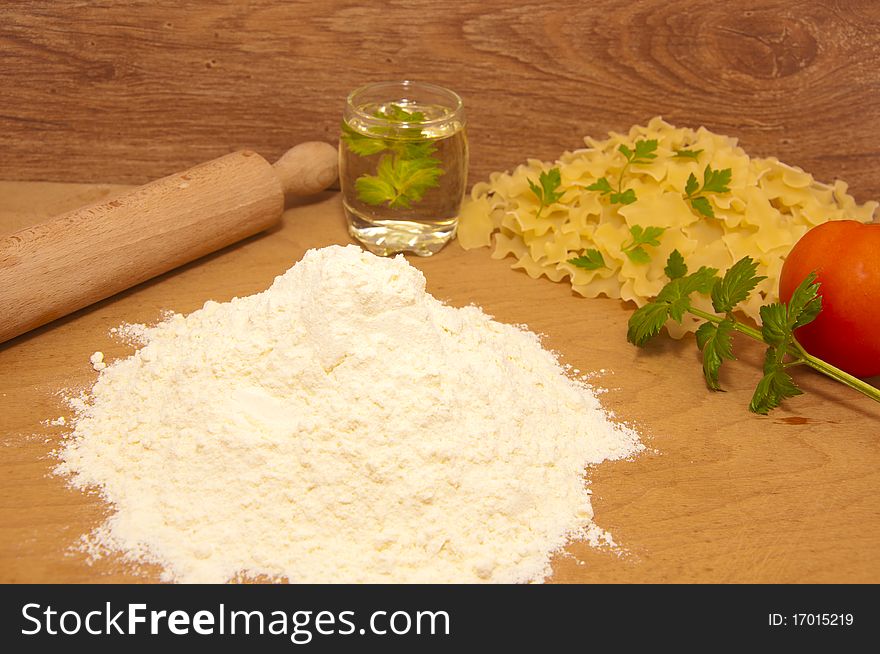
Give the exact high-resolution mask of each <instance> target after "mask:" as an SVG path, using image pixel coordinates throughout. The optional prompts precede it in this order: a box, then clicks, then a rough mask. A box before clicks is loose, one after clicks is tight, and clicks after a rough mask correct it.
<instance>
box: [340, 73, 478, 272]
mask: <svg viewBox="0 0 880 654" xmlns="http://www.w3.org/2000/svg"><path fill="white" fill-rule="evenodd" d="M467 166H468V146H467V136H466V134H465V117H464V106H463V104H462V101H461V98H460V97H459V96H458V95H457V94H456V93H454V92H453V91H450V90H449V89H446V88H443V87H441V86H435V85H434V84H426V83H421V82H411V81H402V82H377V83H374V84H369V85H367V86H363V87H361V88H359V89H356V90H355V91H352V93H351V94H349V96H348V98H347V100H346V103H345V111H344V113H343V120H342V135H341V138H340V140H339V180H340V186H341V188H342V203H343V206H344V208H345V215H346V219H347V221H348V231H349V233H350V234H351V235H352V236H353V237H354V238H355V239H357V240H358V241H360V242H361V243H362V244H363V245H364V247H366V248H367V249H368V250H370V251H371V252H373V253H375V254H379V255H382V256H386V255H391V254H396V253H398V252H411V253H413V254H416V255H419V256H430V255H432V254H434V253H435V252H437V251H438V250H440V248H442V247H443V246H444V245H445V244H446V243H448V242H449V241H450V240H451V239H452V238H453V237H454V236H455V230H456V227H457V224H458V211H459V208H460V206H461V201H462V198H463V197H464V191H465V185H466V184H467Z"/></svg>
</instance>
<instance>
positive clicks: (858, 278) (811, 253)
mask: <svg viewBox="0 0 880 654" xmlns="http://www.w3.org/2000/svg"><path fill="white" fill-rule="evenodd" d="M813 271H815V272H816V273H817V275H818V277H817V281H819V282H820V284H821V285H820V286H819V295H821V296H822V312H821V313H820V314H819V316H818V317H817V318H816V320H814V321H813V322H811V323H810V324H808V325H804V326H803V327H800V328H799V329H798V330H797V331H796V332H795V336H796V337H797V339H798V342H800V344H801V345H803V346H804V349H805V350H806V351H807V352H809V353H810V354H812V355H813V356H816V357H819V358H820V359H823V360H825V361H827V362H828V363H830V364H831V365H833V366H837V367H838V368H840V369H841V370H845V371H846V372H848V373H850V374H852V375H855V376H856V377H873V376H875V375H880V225H878V224H869V225H865V224H863V223H859V222H856V221H855V220H835V221H831V222H827V223H823V224H821V225H819V226H818V227H814V228H813V229H811V230H810V231H809V232H807V233H806V234H805V235H804V236H803V238H801V240H800V241H798V242H797V243H796V244H795V246H794V248H792V250H791V252H790V253H789V255H788V258H787V259H786V260H785V263H784V264H783V266H782V274H781V275H780V279H779V296H780V297H781V298H782V299H783V300H784V301H786V302H788V300H789V299H790V298H791V294H792V293H793V292H794V289H795V288H797V285H798V284H800V283H801V282H802V281H803V280H804V278H806V276H807V275H809V274H810V273H811V272H813Z"/></svg>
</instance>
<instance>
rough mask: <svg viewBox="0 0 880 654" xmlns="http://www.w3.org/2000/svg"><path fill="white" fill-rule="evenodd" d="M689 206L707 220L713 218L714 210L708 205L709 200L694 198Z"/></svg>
mask: <svg viewBox="0 0 880 654" xmlns="http://www.w3.org/2000/svg"><path fill="white" fill-rule="evenodd" d="M691 206H692V207H693V208H694V209H696V210H697V211H698V212H699V213H701V214H702V215H704V216H706V217H707V218H714V217H715V210H714V209H712V205H711V204H709V198H703V197H700V198H694V199H693V200H691Z"/></svg>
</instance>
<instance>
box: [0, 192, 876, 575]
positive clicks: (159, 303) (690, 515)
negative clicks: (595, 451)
mask: <svg viewBox="0 0 880 654" xmlns="http://www.w3.org/2000/svg"><path fill="white" fill-rule="evenodd" d="M122 188H124V187H113V186H107V185H103V186H98V185H70V184H48V183H22V182H18V183H0V233H2V232H9V231H12V230H14V229H16V228H18V227H21V226H23V225H26V224H30V223H33V222H36V221H39V220H41V219H43V218H45V217H47V216H49V215H51V214H53V213H57V212H60V211H63V210H66V209H69V208H74V207H76V206H79V205H81V204H83V203H86V202H89V201H92V200H96V199H99V198H103V197H107V196H108V195H111V194H113V193H115V192H118V191H119V190H120V189H122ZM347 242H349V239H348V236H347V234H346V231H345V227H344V221H343V215H342V208H341V204H340V198H339V196H338V194H336V193H326V194H324V195H322V196H319V197H318V198H317V199H315V200H313V201H311V202H308V203H303V204H301V205H299V206H296V207H294V208H292V209H290V210H288V211H287V212H286V214H285V216H284V221H283V224H282V226H281V227H279V228H277V229H274V230H273V231H271V232H269V233H266V234H264V235H260V236H257V237H254V238H251V239H249V240H247V241H245V242H243V243H241V244H239V245H236V246H233V247H230V248H227V249H226V250H223V251H222V252H220V253H217V254H215V255H212V256H210V257H207V258H205V259H202V260H200V261H197V262H195V263H193V264H190V265H188V266H186V267H184V268H182V269H180V270H177V271H175V272H172V273H169V274H166V275H164V276H162V277H160V278H158V279H156V280H153V281H151V282H148V283H145V284H142V285H141V286H138V287H136V288H134V289H132V290H130V291H127V292H125V293H123V294H121V295H119V296H116V297H114V298H111V299H110V300H107V301H104V302H101V303H100V304H97V305H95V306H93V307H90V308H88V309H86V310H83V311H80V312H79V313H77V314H75V315H73V316H70V317H68V318H65V319H62V320H60V321H57V322H55V323H53V324H51V325H48V326H46V327H44V328H41V329H39V330H37V331H35V332H32V333H30V334H27V335H24V336H22V337H19V338H17V339H15V340H13V341H11V342H9V343H6V344H4V345H0V582H122V581H154V580H156V579H157V576H156V571H155V570H147V571H145V572H142V573H141V574H140V575H137V574H135V573H136V571H133V570H131V569H127V568H126V567H125V566H123V565H122V564H120V563H119V562H118V561H115V560H103V561H100V562H97V563H95V564H94V565H89V564H88V563H87V561H86V558H85V556H84V555H83V554H81V553H77V552H75V551H73V550H72V547H73V546H75V545H76V543H77V541H78V539H79V538H80V536H81V535H82V534H84V533H87V532H88V531H89V530H91V529H92V528H93V527H95V526H97V525H98V524H99V522H100V521H101V519H102V516H104V515H106V512H107V507H106V506H104V505H103V504H102V503H101V502H100V501H99V500H98V499H97V498H96V497H95V496H93V495H85V494H82V493H80V492H76V491H72V490H69V489H68V488H66V487H65V484H64V481H63V480H62V479H60V478H58V477H55V476H53V475H52V468H53V459H52V457H51V452H52V450H53V449H54V448H55V447H56V446H57V444H58V442H59V439H60V437H61V435H62V433H63V432H64V427H62V426H59V425H55V426H53V425H52V424H51V422H52V421H56V422H57V419H58V418H59V417H61V416H65V417H68V418H69V415H70V414H69V412H68V411H67V410H66V408H65V407H64V405H63V403H62V399H61V394H62V392H68V393H69V392H71V391H74V392H75V391H78V390H80V389H87V388H89V386H90V385H91V384H92V383H93V382H94V381H95V379H96V377H97V373H96V372H95V371H94V370H92V368H91V366H90V364H89V355H91V354H92V353H93V352H94V351H96V350H101V351H103V352H104V353H105V354H106V356H107V358H108V360H112V359H114V358H116V357H120V356H125V355H127V354H129V353H130V352H131V351H132V349H131V348H130V347H127V346H125V345H123V344H120V343H119V342H117V341H116V340H114V339H113V338H112V337H111V336H110V335H109V333H108V331H109V329H110V328H111V327H114V326H117V325H119V324H121V323H123V322H155V321H157V320H159V319H161V318H162V316H163V312H165V311H168V310H171V311H177V312H184V313H186V312H190V311H193V310H195V309H197V308H199V307H201V305H202V304H203V303H204V302H205V300H208V299H213V300H217V301H221V302H222V301H225V300H228V299H230V298H232V297H233V296H235V295H247V294H250V293H254V292H257V291H261V290H263V289H265V288H266V287H267V286H268V285H269V284H270V283H271V281H272V279H273V278H274V277H275V276H276V275H278V274H280V273H282V272H283V271H285V270H286V269H287V268H289V267H290V266H291V265H293V264H294V263H295V262H296V261H297V260H298V259H299V258H300V257H301V256H302V254H303V253H304V252H305V250H306V249H308V248H313V247H322V246H325V245H330V244H333V243H347ZM411 261H412V263H413V264H414V265H416V266H418V267H419V268H420V269H422V270H423V271H424V273H425V275H426V277H427V280H428V290H429V291H430V292H431V293H433V294H434V295H435V296H437V297H438V298H440V299H442V300H444V301H446V302H448V303H449V304H451V305H453V306H463V305H466V304H469V303H476V304H478V305H480V306H482V307H483V308H484V309H485V310H486V311H487V312H488V313H490V314H492V315H494V316H495V317H496V318H497V319H498V320H501V321H504V322H511V323H525V324H527V325H528V326H529V327H530V328H531V329H532V330H534V331H536V332H539V333H541V334H544V335H545V339H544V342H545V344H546V346H547V347H549V348H552V349H554V350H557V351H558V352H560V353H561V355H562V358H563V360H564V362H566V363H569V364H571V365H572V366H574V367H576V368H579V369H580V370H582V371H600V372H599V373H598V375H597V377H596V384H597V385H598V386H600V387H602V388H604V389H607V392H605V393H604V394H603V395H602V400H603V402H604V404H605V406H606V407H608V408H609V409H611V410H612V411H613V412H614V413H615V414H616V416H617V418H618V419H619V420H622V421H626V422H628V423H631V424H633V425H635V426H636V427H637V428H638V429H639V430H640V431H641V432H642V433H643V435H644V441H645V443H646V444H647V446H648V451H647V452H646V453H644V454H643V455H641V456H640V457H638V458H637V459H636V460H634V461H618V462H614V463H606V464H603V465H600V466H598V467H597V468H596V469H594V470H592V471H591V472H590V475H589V476H590V480H591V488H592V491H593V506H594V509H595V512H596V522H597V523H598V524H599V525H600V526H601V527H603V528H605V529H608V530H610V531H611V532H612V534H613V536H614V538H615V540H616V541H617V542H618V543H619V544H620V546H621V548H622V551H617V552H611V551H603V550H594V549H590V548H589V547H587V546H584V545H582V544H577V543H575V544H573V545H571V546H570V547H569V548H568V549H567V550H566V552H565V553H563V554H560V555H559V556H557V557H556V559H555V562H554V566H553V569H554V575H553V578H552V581H555V582H767V583H780V582H873V583H877V582H880V503H878V502H877V499H876V491H877V489H878V488H880V405H878V404H874V403H872V402H871V401H870V400H867V399H866V398H863V397H861V396H859V395H857V394H856V393H855V392H853V391H850V390H849V389H847V388H844V387H843V386H840V385H838V384H835V383H833V382H831V381H829V380H826V379H824V378H821V377H820V376H819V375H814V374H812V373H810V372H809V371H804V372H803V373H800V374H799V375H798V377H797V379H798V382H799V383H800V384H801V386H802V388H803V389H804V391H805V393H806V394H805V395H804V396H801V397H799V398H795V399H792V400H789V401H788V402H787V403H786V404H785V407H784V408H783V409H780V410H777V411H775V412H774V413H772V414H771V415H770V416H769V417H759V416H755V415H752V414H750V413H749V412H748V411H747V410H746V407H747V405H748V402H749V398H750V396H751V392H752V390H753V388H754V384H755V383H756V382H757V378H758V375H759V368H760V362H761V351H760V348H758V347H757V346H752V344H751V343H747V342H744V341H740V342H738V343H737V348H738V352H739V355H740V358H739V360H738V361H735V362H733V363H730V364H727V365H726V366H725V370H724V372H723V374H722V383H723V385H724V387H725V388H726V389H727V391H728V392H726V393H715V394H712V393H709V392H708V391H707V390H706V389H705V387H704V385H703V382H702V376H701V371H700V363H699V358H698V353H697V349H696V347H695V345H694V343H693V339H685V340H684V341H682V342H677V341H672V340H670V339H660V340H658V341H657V342H656V343H654V344H652V345H651V346H650V347H648V348H647V349H645V350H637V349H636V348H634V347H632V346H630V345H629V344H627V342H626V338H625V333H626V321H627V317H628V315H629V311H630V308H629V307H627V306H626V305H624V304H623V303H621V302H619V301H617V300H603V299H598V300H587V299H583V298H580V297H577V296H575V295H573V294H572V293H571V291H570V289H569V288H568V287H567V286H566V285H564V284H554V283H552V282H549V281H546V280H538V281H535V280H532V279H530V278H528V277H527V276H526V275H525V274H523V273H520V272H516V271H513V270H511V269H510V268H509V263H510V262H509V261H495V260H493V259H491V258H490V257H489V252H488V250H485V249H484V250H476V251H470V252H465V251H463V250H462V249H461V248H460V247H459V246H458V245H457V244H454V243H453V244H451V245H450V246H448V247H447V248H446V249H445V250H443V251H442V252H441V253H440V254H438V255H436V256H435V257H433V258H430V259H418V258H413V259H411ZM875 381H876V380H875Z"/></svg>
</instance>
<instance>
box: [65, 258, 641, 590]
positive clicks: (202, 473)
mask: <svg viewBox="0 0 880 654" xmlns="http://www.w3.org/2000/svg"><path fill="white" fill-rule="evenodd" d="M77 407H78V408H77V413H76V416H75V418H74V420H73V422H72V425H73V431H72V433H71V434H70V436H69V437H68V438H67V439H66V440H65V441H64V444H63V445H62V447H61V449H60V450H59V452H58V456H59V457H60V459H61V463H60V465H59V466H58V468H57V471H58V472H59V473H61V474H64V475H68V476H69V480H70V483H71V484H72V485H73V486H74V487H76V488H80V489H89V488H97V489H99V491H100V492H101V494H102V496H103V497H104V499H106V500H107V502H109V503H110V505H111V507H112V511H111V514H110V516H109V518H108V519H107V521H106V522H105V524H104V525H103V526H101V527H100V528H99V529H98V530H97V531H96V532H95V533H94V534H93V535H92V536H91V541H90V548H91V551H93V552H95V551H98V550H101V549H103V550H109V551H118V552H121V553H123V555H125V556H126V557H128V558H129V559H130V560H132V561H136V562H145V563H146V562H151V563H158V564H159V565H160V566H161V567H162V569H163V570H164V572H163V579H164V580H168V581H180V582H223V581H227V580H229V579H233V578H236V577H237V576H239V575H242V574H244V575H253V576H256V575H261V576H268V577H270V578H273V579H287V580H289V581H293V582H483V581H485V582H532V581H541V580H543V579H544V578H545V577H546V576H547V575H549V574H550V572H551V570H550V559H551V557H552V555H553V554H554V553H555V552H558V551H559V550H560V549H561V548H562V547H563V546H564V545H565V544H566V543H567V542H569V541H570V540H572V539H577V538H587V539H591V540H594V541H595V540H599V537H598V536H597V534H599V533H601V530H598V528H597V527H596V526H595V525H594V524H593V522H592V517H593V511H592V508H591V505H590V494H589V491H588V490H587V489H586V487H585V479H584V474H585V468H586V466H589V465H592V464H597V463H600V462H602V461H605V460H608V459H620V458H625V457H628V456H630V455H632V454H634V453H636V452H638V451H640V450H641V449H642V445H641V444H640V443H639V439H638V435H637V434H636V433H635V432H634V431H633V430H632V429H630V428H628V427H626V426H624V425H621V424H617V423H614V422H612V421H611V420H610V419H609V416H608V414H607V413H606V412H605V411H604V410H603V409H602V407H601V406H600V404H599V402H598V400H597V399H596V396H595V394H594V392H593V391H592V390H591V389H590V388H589V387H588V386H587V385H585V384H584V383H583V382H581V381H579V380H575V379H571V378H569V377H568V376H566V374H565V370H564V369H563V367H562V366H561V365H560V364H559V362H558V361H557V359H556V357H555V356H554V355H553V354H552V353H550V352H548V351H547V350H545V349H543V348H542V346H541V344H540V341H539V339H538V337H537V336H535V335H534V334H533V333H531V332H529V331H527V330H525V329H523V328H521V327H515V326H511V325H505V324H501V323H498V322H496V321H494V320H492V319H490V318H489V317H488V316H487V315H486V314H484V313H483V312H482V311H481V310H480V309H479V308H477V307H474V306H470V307H464V308H461V309H456V308H452V307H449V306H446V305H444V304H442V303H441V302H439V301H438V300H436V299H435V298H433V297H432V296H431V295H429V294H427V293H426V292H425V279H424V277H423V275H422V273H421V272H419V271H418V270H417V269H416V268H414V267H412V266H410V265H409V263H407V261H406V260H405V259H404V258H403V257H396V258H391V259H388V258H380V257H376V256H373V255H372V254H368V253H365V252H363V251H362V250H360V249H359V248H357V247H355V246H348V247H340V246H332V247H328V248H324V249H320V250H311V251H309V252H307V253H306V255H305V256H304V257H303V259H302V261H301V262H299V263H298V264H297V265H295V266H294V267H293V268H291V269H290V270H288V271H287V272H286V273H285V274H284V275H281V276H280V277H278V278H277V279H276V280H275V282H274V283H273V285H272V286H271V288H269V289H268V290H267V291H265V292H263V293H259V294H256V295H251V296H249V297H243V298H235V299H233V300H231V301H230V302H226V303H223V304H220V303H217V302H207V303H206V304H205V305H204V307H203V308H202V309H200V310H198V311H195V312H194V313H192V314H190V315H188V316H183V315H179V314H176V315H173V316H171V317H170V318H169V319H167V320H166V321H164V322H162V323H160V324H158V325H156V326H155V327H151V328H146V329H144V330H143V346H142V347H141V348H140V349H139V350H138V351H136V352H135V353H134V354H133V355H132V356H130V357H128V358H125V359H120V360H117V361H115V362H112V363H109V364H108V365H107V367H106V368H104V369H102V370H101V371H100V375H99V377H98V380H97V382H96V383H95V385H94V387H93V388H92V390H91V393H90V395H89V397H88V398H87V400H86V401H85V402H82V401H80V402H78V403H77Z"/></svg>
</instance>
